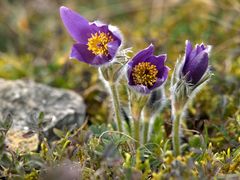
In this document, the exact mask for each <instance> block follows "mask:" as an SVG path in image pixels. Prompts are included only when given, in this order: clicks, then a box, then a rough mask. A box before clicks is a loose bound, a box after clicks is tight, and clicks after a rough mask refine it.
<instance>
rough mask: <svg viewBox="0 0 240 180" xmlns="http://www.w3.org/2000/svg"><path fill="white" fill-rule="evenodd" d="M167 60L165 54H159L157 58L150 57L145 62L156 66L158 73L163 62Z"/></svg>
mask: <svg viewBox="0 0 240 180" xmlns="http://www.w3.org/2000/svg"><path fill="white" fill-rule="evenodd" d="M166 60H167V55H166V54H161V55H159V56H150V57H149V58H148V59H146V60H145V62H150V63H151V64H154V65H156V66H157V69H158V71H160V70H161V69H162V68H163V67H164V62H165V61H166Z"/></svg>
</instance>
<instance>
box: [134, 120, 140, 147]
mask: <svg viewBox="0 0 240 180" xmlns="http://www.w3.org/2000/svg"><path fill="white" fill-rule="evenodd" d="M134 139H135V140H136V142H135V145H136V148H138V147H139V144H140V119H137V120H134Z"/></svg>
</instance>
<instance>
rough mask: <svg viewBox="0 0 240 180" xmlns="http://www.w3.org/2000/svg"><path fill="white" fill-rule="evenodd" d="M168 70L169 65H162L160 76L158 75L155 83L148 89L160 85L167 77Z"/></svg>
mask: <svg viewBox="0 0 240 180" xmlns="http://www.w3.org/2000/svg"><path fill="white" fill-rule="evenodd" d="M169 70H170V68H169V67H167V66H164V67H163V68H162V70H161V74H162V76H161V77H159V78H158V79H157V81H156V82H155V84H154V85H153V86H152V87H151V88H150V90H153V89H155V88H158V87H160V86H161V85H162V84H163V83H164V82H165V81H166V80H167V77H168V71H169Z"/></svg>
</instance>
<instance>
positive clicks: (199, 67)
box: [181, 40, 210, 84]
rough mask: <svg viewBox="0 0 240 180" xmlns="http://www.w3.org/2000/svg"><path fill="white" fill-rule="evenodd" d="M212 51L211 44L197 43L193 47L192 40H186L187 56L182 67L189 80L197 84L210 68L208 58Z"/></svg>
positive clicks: (182, 71) (182, 73) (182, 72)
mask: <svg viewBox="0 0 240 180" xmlns="http://www.w3.org/2000/svg"><path fill="white" fill-rule="evenodd" d="M209 53H210V46H205V45H204V44H200V45H198V44H196V46H195V48H193V47H192V44H191V42H190V41H188V40H187V41H186V49H185V57H184V61H183V65H182V69H181V75H183V76H184V77H185V78H186V80H187V82H189V83H191V84H197V83H198V82H199V80H200V79H201V78H202V77H203V75H204V74H205V72H206V71H207V69H208V58H209Z"/></svg>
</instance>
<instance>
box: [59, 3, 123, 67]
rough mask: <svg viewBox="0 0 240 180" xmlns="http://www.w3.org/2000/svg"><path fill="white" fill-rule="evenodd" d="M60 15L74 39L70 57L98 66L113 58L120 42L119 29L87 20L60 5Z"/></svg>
mask: <svg viewBox="0 0 240 180" xmlns="http://www.w3.org/2000/svg"><path fill="white" fill-rule="evenodd" d="M60 15H61V18H62V21H63V24H64V26H65V27H66V29H67V31H68V32H69V34H70V35H71V36H72V38H73V39H74V40H75V41H76V43H75V44H74V45H73V46H72V50H71V54H70V58H75V59H78V60H79V61H82V62H85V63H88V64H91V65H95V66H100V65H103V64H106V63H108V62H110V61H112V60H113V58H114V57H115V55H116V53H117V51H118V49H119V47H120V46H121V44H122V37H121V33H120V31H119V30H118V29H117V28H116V27H115V26H111V25H107V24H103V23H101V22H99V21H94V22H89V21H88V20H86V19H85V18H84V17H82V16H80V15H79V14H78V13H76V12H74V11H73V10H71V9H69V8H67V7H64V6H62V7H61V8H60Z"/></svg>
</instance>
